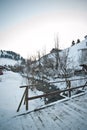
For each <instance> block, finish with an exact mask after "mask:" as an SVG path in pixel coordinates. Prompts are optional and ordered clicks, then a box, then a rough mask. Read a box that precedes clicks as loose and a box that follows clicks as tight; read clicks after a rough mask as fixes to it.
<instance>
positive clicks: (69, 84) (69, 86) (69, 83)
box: [68, 80, 71, 97]
mask: <svg viewBox="0 0 87 130" xmlns="http://www.w3.org/2000/svg"><path fill="white" fill-rule="evenodd" d="M68 88H69V89H70V88H71V82H70V81H69V80H68ZM69 97H71V90H69Z"/></svg>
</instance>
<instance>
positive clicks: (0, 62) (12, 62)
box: [0, 58, 19, 66]
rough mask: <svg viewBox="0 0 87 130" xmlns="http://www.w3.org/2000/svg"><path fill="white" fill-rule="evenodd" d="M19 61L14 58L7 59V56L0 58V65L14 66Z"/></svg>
mask: <svg viewBox="0 0 87 130" xmlns="http://www.w3.org/2000/svg"><path fill="white" fill-rule="evenodd" d="M18 63H19V61H18V62H17V61H16V60H13V59H8V58H0V65H12V66H14V65H15V64H18Z"/></svg>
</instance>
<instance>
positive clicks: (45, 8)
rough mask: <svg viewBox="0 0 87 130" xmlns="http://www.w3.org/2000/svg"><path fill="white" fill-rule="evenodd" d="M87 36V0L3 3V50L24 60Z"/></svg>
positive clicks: (11, 0)
mask: <svg viewBox="0 0 87 130" xmlns="http://www.w3.org/2000/svg"><path fill="white" fill-rule="evenodd" d="M85 35H87V0H0V49H2V50H3V49H4V50H11V51H15V52H17V53H19V54H21V55H22V56H24V57H26V58H27V57H28V56H30V55H35V54H36V53H37V51H41V52H42V51H44V50H46V52H47V53H48V52H49V51H50V50H51V49H52V48H53V47H54V44H55V42H54V41H55V39H56V37H57V36H58V38H59V46H60V48H67V47H69V46H70V45H71V42H72V40H75V41H76V40H77V39H78V38H79V39H81V40H83V39H84V36H85Z"/></svg>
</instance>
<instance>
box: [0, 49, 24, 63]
mask: <svg viewBox="0 0 87 130" xmlns="http://www.w3.org/2000/svg"><path fill="white" fill-rule="evenodd" d="M18 62H19V63H21V62H22V63H23V62H25V59H24V58H23V57H22V56H20V54H17V53H15V52H13V51H6V50H0V65H15V64H16V63H18Z"/></svg>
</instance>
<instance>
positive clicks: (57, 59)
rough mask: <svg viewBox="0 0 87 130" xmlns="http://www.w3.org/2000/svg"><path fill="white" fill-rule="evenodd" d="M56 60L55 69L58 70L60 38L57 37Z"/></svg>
mask: <svg viewBox="0 0 87 130" xmlns="http://www.w3.org/2000/svg"><path fill="white" fill-rule="evenodd" d="M55 59H56V65H55V69H56V70H58V67H59V39H58V37H56V39H55Z"/></svg>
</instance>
